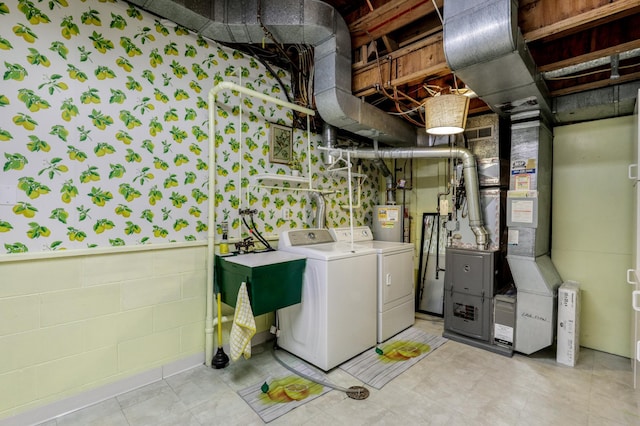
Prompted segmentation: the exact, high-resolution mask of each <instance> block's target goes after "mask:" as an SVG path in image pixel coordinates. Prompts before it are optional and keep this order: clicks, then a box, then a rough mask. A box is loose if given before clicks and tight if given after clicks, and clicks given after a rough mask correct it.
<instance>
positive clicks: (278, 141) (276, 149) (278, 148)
mask: <svg viewBox="0 0 640 426" xmlns="http://www.w3.org/2000/svg"><path fill="white" fill-rule="evenodd" d="M269 127H270V134H269V161H270V162H271V163H281V164H289V162H290V161H291V151H292V149H293V129H291V128H290V127H286V126H281V125H280V124H275V123H270V126H269Z"/></svg>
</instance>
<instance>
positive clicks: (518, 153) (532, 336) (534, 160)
mask: <svg viewBox="0 0 640 426" xmlns="http://www.w3.org/2000/svg"><path fill="white" fill-rule="evenodd" d="M517 12H518V2H517V0H489V1H487V0H447V1H446V2H445V4H444V51H445V56H446V58H447V63H448V64H449V67H450V68H451V70H452V71H454V72H455V73H456V75H458V76H459V77H460V78H461V79H462V80H463V81H464V82H465V83H466V84H467V85H468V86H469V87H470V88H471V89H473V90H474V92H476V94H477V95H478V96H479V97H480V98H481V99H482V100H483V101H485V102H486V103H487V105H489V107H490V108H491V109H492V110H493V111H494V112H496V113H497V114H499V115H501V116H503V117H510V119H511V158H510V183H509V189H510V191H509V193H508V196H507V226H508V228H509V239H508V246H507V261H508V263H509V267H510V269H511V273H512V275H513V279H514V283H515V285H516V287H517V289H518V298H517V308H516V310H517V319H516V338H515V350H516V351H518V352H522V353H525V354H530V353H533V352H536V351H538V350H540V349H542V348H545V347H547V346H549V345H551V344H552V343H553V339H554V337H555V326H554V324H555V315H556V307H555V300H556V299H555V298H556V294H557V293H556V290H557V287H558V285H559V284H560V281H561V279H560V275H559V274H558V272H557V271H556V269H555V267H554V266H553V263H552V262H551V259H550V258H549V246H550V245H549V239H550V234H549V232H550V223H551V220H550V217H551V142H552V132H551V130H550V128H549V127H548V125H547V124H546V123H548V122H551V106H550V105H551V103H550V101H549V99H550V96H549V93H548V89H547V87H546V85H545V83H544V81H543V79H542V76H541V75H540V74H539V73H538V72H537V70H536V67H535V64H534V62H533V59H532V57H531V54H530V53H529V51H528V50H527V48H526V44H525V42H524V39H523V37H522V33H521V32H520V29H519V28H518V19H517ZM522 188H526V189H527V191H528V192H513V191H515V190H521V189H522ZM522 206H524V209H522V208H521V207H522ZM527 209H530V211H527ZM523 210H524V211H523ZM511 213H513V214H511Z"/></svg>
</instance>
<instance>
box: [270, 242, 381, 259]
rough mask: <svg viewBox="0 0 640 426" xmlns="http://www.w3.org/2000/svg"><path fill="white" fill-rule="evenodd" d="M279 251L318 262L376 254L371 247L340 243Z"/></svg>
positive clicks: (289, 247) (283, 248) (284, 248)
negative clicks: (317, 260)
mask: <svg viewBox="0 0 640 426" xmlns="http://www.w3.org/2000/svg"><path fill="white" fill-rule="evenodd" d="M279 250H283V251H288V252H289V253H297V254H301V255H303V256H307V257H308V258H311V259H319V260H335V259H344V258H349V257H357V256H367V255H375V254H376V250H375V249H373V248H371V247H367V246H363V245H359V244H350V243H342V242H337V243H324V244H311V245H307V246H288V247H286V246H285V247H281V248H279Z"/></svg>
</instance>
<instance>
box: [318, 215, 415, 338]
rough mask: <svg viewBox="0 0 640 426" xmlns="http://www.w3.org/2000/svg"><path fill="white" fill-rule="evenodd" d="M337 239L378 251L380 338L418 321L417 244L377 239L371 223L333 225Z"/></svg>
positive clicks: (331, 231) (378, 326)
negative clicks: (416, 316) (345, 226)
mask: <svg viewBox="0 0 640 426" xmlns="http://www.w3.org/2000/svg"><path fill="white" fill-rule="evenodd" d="M329 232H330V233H331V235H332V236H333V237H334V239H335V240H336V241H342V242H345V243H346V242H351V241H352V240H353V242H354V244H358V245H366V246H367V247H371V248H373V249H374V250H375V251H376V253H377V259H378V261H377V268H376V271H377V281H376V282H377V289H376V294H377V314H376V317H377V321H376V323H377V326H376V340H377V341H378V343H381V342H384V341H385V340H387V339H389V338H390V337H392V336H394V335H396V334H398V333H399V332H400V331H402V330H404V329H406V328H408V327H410V326H412V325H413V323H414V322H415V285H414V264H413V251H414V248H413V244H410V243H400V242H391V241H377V240H374V239H373V234H372V233H371V229H369V227H368V226H357V227H354V228H353V239H352V237H351V228H333V229H330V230H329Z"/></svg>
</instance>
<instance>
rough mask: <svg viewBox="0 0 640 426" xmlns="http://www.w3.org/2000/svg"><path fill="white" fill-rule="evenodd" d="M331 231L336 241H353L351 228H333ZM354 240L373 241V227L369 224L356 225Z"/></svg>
mask: <svg viewBox="0 0 640 426" xmlns="http://www.w3.org/2000/svg"><path fill="white" fill-rule="evenodd" d="M329 232H331V235H333V237H334V238H335V239H336V241H344V242H351V228H346V227H345V228H331V229H329ZM353 241H373V234H372V233H371V229H369V227H368V226H354V227H353Z"/></svg>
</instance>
